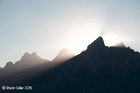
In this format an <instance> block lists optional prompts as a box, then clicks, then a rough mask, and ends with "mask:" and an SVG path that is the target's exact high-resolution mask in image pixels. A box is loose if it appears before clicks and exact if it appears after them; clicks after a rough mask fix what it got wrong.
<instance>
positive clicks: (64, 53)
mask: <svg viewBox="0 0 140 93" xmlns="http://www.w3.org/2000/svg"><path fill="white" fill-rule="evenodd" d="M74 56H75V55H74V53H72V52H71V51H70V50H69V49H67V48H63V49H62V50H61V51H60V52H59V54H58V55H57V56H56V57H55V58H54V59H53V61H65V60H67V59H70V58H72V57H74Z"/></svg>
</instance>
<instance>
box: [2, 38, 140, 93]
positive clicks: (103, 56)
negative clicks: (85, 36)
mask: <svg viewBox="0 0 140 93" xmlns="http://www.w3.org/2000/svg"><path fill="white" fill-rule="evenodd" d="M121 45H122V44H121ZM123 46H124V45H123ZM60 54H61V53H60ZM52 63H53V62H52ZM55 63H57V61H55ZM59 63H61V64H59V65H58V64H57V65H55V66H52V64H51V65H50V64H47V63H44V64H43V65H39V66H37V67H34V68H32V69H28V70H26V71H24V72H22V73H18V74H15V75H13V76H12V77H14V78H16V79H15V81H14V82H17V81H18V80H19V78H20V79H21V81H24V82H20V83H17V84H18V85H30V86H32V87H33V90H31V91H28V92H32V93H39V92H42V93H139V92H140V88H139V86H140V53H138V52H135V51H134V50H132V49H130V48H126V47H107V46H105V44H104V41H103V39H102V37H99V38H97V39H96V40H95V41H94V42H93V43H91V44H90V45H89V46H88V48H87V50H86V51H83V52H82V53H81V54H79V55H77V56H75V57H73V58H71V59H69V60H67V61H65V62H63V63H62V62H59ZM10 64H11V63H10ZM53 65H54V64H53ZM50 66H51V67H53V68H51V69H50V70H47V68H48V67H50ZM37 68H39V69H37ZM44 68H45V69H44ZM41 69H43V70H41ZM34 71H35V72H36V73H41V74H39V75H38V74H34ZM27 72H28V73H27ZM31 74H33V75H34V77H32V78H28V77H29V76H30V75H31ZM15 76H16V77H15ZM21 76H24V77H25V76H26V78H27V79H26V80H24V78H23V77H21ZM1 80H2V79H1ZM3 80H8V81H10V80H11V78H8V77H7V78H4V79H3ZM3 84H4V82H3ZM8 84H9V85H12V86H13V85H14V83H13V82H11V83H7V85H8ZM1 85H2V84H1ZM5 85H6V83H5ZM13 92H14V91H13ZM16 92H17V91H16ZM20 92H22V91H19V93H20Z"/></svg>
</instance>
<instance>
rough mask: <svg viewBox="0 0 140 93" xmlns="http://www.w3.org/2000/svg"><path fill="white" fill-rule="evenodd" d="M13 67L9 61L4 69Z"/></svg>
mask: <svg viewBox="0 0 140 93" xmlns="http://www.w3.org/2000/svg"><path fill="white" fill-rule="evenodd" d="M13 65H14V64H13V62H11V61H9V62H8V63H7V64H6V65H5V68H9V67H12V66H13Z"/></svg>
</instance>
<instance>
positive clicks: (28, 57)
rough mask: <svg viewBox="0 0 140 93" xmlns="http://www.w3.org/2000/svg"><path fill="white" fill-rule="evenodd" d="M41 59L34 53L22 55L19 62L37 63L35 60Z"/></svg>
mask: <svg viewBox="0 0 140 93" xmlns="http://www.w3.org/2000/svg"><path fill="white" fill-rule="evenodd" d="M41 59H42V58H40V57H39V56H38V55H37V54H36V53H35V52H33V53H31V54H30V53H28V52H26V53H24V55H23V56H22V58H21V60H20V61H24V62H27V61H33V60H35V61H37V60H41Z"/></svg>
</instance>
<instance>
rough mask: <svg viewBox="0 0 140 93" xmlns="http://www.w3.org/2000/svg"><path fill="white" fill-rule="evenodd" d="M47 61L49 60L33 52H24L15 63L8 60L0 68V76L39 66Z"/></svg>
mask: <svg viewBox="0 0 140 93" xmlns="http://www.w3.org/2000/svg"><path fill="white" fill-rule="evenodd" d="M46 62H49V60H46V59H42V58H40V57H39V56H38V55H37V54H36V53H35V52H34V53H32V54H29V53H27V52H26V53H25V54H24V55H23V56H22V58H21V60H19V61H17V62H16V63H15V64H13V63H12V62H8V63H7V64H6V65H5V67H4V68H2V69H1V70H0V77H6V76H9V75H12V74H15V73H19V72H21V71H24V70H27V69H30V68H33V67H36V66H39V65H41V64H44V63H46Z"/></svg>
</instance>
